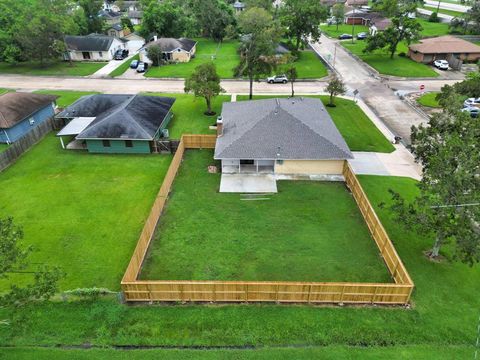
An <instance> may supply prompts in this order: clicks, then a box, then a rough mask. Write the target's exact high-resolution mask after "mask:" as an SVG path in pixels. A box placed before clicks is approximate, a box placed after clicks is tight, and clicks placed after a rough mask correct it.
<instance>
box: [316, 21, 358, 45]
mask: <svg viewBox="0 0 480 360" xmlns="http://www.w3.org/2000/svg"><path fill="white" fill-rule="evenodd" d="M320 29H321V30H322V32H323V33H324V34H325V35H327V36H329V37H331V38H338V37H339V36H340V35H342V34H350V35H352V25H347V24H341V25H338V30H337V26H336V25H320ZM361 32H366V33H368V26H363V25H355V32H354V33H355V35H357V34H358V33H361ZM320 41H321V39H320Z"/></svg>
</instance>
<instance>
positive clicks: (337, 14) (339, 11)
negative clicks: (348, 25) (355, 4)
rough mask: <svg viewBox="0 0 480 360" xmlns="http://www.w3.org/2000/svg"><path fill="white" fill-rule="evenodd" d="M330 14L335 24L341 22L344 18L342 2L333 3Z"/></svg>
mask: <svg viewBox="0 0 480 360" xmlns="http://www.w3.org/2000/svg"><path fill="white" fill-rule="evenodd" d="M332 16H333V17H334V18H335V25H337V30H338V25H340V24H343V21H344V20H345V5H344V4H340V3H339V4H335V5H333V6H332Z"/></svg>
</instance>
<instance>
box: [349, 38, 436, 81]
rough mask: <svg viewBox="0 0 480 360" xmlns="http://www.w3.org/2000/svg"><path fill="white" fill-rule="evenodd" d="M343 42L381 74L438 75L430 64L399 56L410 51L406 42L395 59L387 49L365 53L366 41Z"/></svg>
mask: <svg viewBox="0 0 480 360" xmlns="http://www.w3.org/2000/svg"><path fill="white" fill-rule="evenodd" d="M341 44H342V45H343V46H344V47H345V48H346V49H347V50H349V51H351V52H352V53H353V54H355V55H357V56H358V57H359V58H360V59H362V60H363V61H365V62H366V63H367V64H368V65H370V66H372V67H373V68H374V69H375V70H377V71H378V72H379V73H380V74H384V75H392V76H400V77H407V78H408V77H437V76H438V74H437V73H436V72H435V71H434V70H433V69H432V68H431V67H430V66H428V65H425V64H421V63H417V62H415V61H413V60H411V59H410V58H408V57H406V56H404V57H402V56H398V54H399V53H401V52H404V53H405V54H406V53H408V48H407V46H406V45H405V44H400V45H399V46H398V49H397V54H396V55H395V56H394V58H393V59H390V55H389V54H387V53H386V52H385V51H381V50H377V51H375V52H373V53H370V54H365V53H363V49H364V48H365V42H361V41H358V42H355V43H353V44H352V43H351V42H349V41H346V42H345V41H342V42H341Z"/></svg>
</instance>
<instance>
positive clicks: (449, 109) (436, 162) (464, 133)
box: [391, 92, 480, 265]
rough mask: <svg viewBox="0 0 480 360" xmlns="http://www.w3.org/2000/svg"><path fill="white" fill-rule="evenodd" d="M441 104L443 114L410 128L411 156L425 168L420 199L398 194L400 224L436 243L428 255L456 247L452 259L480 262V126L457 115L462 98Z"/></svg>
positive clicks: (464, 115) (448, 97)
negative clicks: (445, 246) (479, 145)
mask: <svg viewBox="0 0 480 360" xmlns="http://www.w3.org/2000/svg"><path fill="white" fill-rule="evenodd" d="M444 95H446V96H445V98H443V101H442V102H441V103H442V106H443V112H441V113H435V114H433V115H432V116H431V117H430V119H429V121H428V124H427V125H420V126H419V127H412V136H411V139H412V145H411V151H412V153H413V154H414V155H415V159H416V161H417V162H418V163H419V164H421V165H422V170H423V177H422V180H421V181H420V182H419V183H418V189H419V194H418V195H417V196H416V197H415V198H414V199H413V201H410V202H407V201H406V200H405V199H404V198H402V197H401V196H400V195H399V194H397V193H394V192H393V191H391V193H392V194H393V199H394V205H393V209H394V210H396V214H397V217H398V220H399V221H401V222H403V223H404V224H405V225H407V226H408V227H412V228H413V229H415V230H416V231H417V232H418V233H420V234H423V235H425V236H432V237H433V238H434V240H433V245H432V248H431V250H430V251H429V252H428V255H429V256H430V257H431V258H438V257H439V256H440V251H441V249H442V247H443V246H444V245H445V244H447V243H452V245H453V249H454V254H453V257H454V259H457V260H460V261H462V262H465V263H467V264H470V265H473V264H474V263H476V262H478V261H479V260H480V206H479V203H480V181H479V178H480V168H479V164H480V151H479V150H478V144H479V143H480V122H479V121H475V119H471V118H470V116H469V115H468V114H467V113H464V112H461V111H460V110H459V106H458V104H459V99H458V94H456V93H455V92H449V95H447V94H444Z"/></svg>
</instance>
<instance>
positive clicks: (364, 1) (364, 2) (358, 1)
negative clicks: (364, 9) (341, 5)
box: [345, 0, 368, 7]
mask: <svg viewBox="0 0 480 360" xmlns="http://www.w3.org/2000/svg"><path fill="white" fill-rule="evenodd" d="M345 6H349V7H354V6H368V0H347V1H346V2H345Z"/></svg>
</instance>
